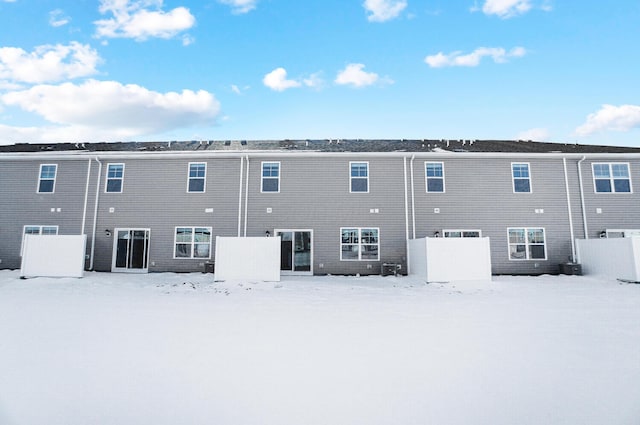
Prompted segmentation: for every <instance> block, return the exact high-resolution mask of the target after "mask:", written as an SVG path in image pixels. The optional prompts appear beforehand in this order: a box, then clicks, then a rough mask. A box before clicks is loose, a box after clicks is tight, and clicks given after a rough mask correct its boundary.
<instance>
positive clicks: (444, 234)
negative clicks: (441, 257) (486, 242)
mask: <svg viewBox="0 0 640 425" xmlns="http://www.w3.org/2000/svg"><path fill="white" fill-rule="evenodd" d="M472 232H474V233H477V234H478V236H477V237H478V238H481V237H482V230H479V229H443V230H442V237H445V238H475V237H476V236H468V235H467V236H465V233H472ZM452 233H459V234H460V236H452V235H451V234H452Z"/></svg>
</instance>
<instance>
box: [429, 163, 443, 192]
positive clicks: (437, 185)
mask: <svg viewBox="0 0 640 425" xmlns="http://www.w3.org/2000/svg"><path fill="white" fill-rule="evenodd" d="M425 175H426V176H427V192H444V164H443V163H442V162H425Z"/></svg>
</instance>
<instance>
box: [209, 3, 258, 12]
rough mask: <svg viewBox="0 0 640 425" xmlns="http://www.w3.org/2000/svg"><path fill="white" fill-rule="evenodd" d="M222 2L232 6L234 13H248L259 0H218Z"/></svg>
mask: <svg viewBox="0 0 640 425" xmlns="http://www.w3.org/2000/svg"><path fill="white" fill-rule="evenodd" d="M218 1H219V2H220V3H222V4H226V5H228V6H231V7H232V11H233V13H238V14H241V13H247V12H250V11H252V10H253V9H255V8H256V5H257V4H258V0H218Z"/></svg>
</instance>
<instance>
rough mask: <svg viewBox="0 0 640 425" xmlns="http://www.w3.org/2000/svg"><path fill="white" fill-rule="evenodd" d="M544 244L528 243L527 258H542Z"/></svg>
mask: <svg viewBox="0 0 640 425" xmlns="http://www.w3.org/2000/svg"><path fill="white" fill-rule="evenodd" d="M544 258H545V256H544V245H530V246H529V259H530V260H544Z"/></svg>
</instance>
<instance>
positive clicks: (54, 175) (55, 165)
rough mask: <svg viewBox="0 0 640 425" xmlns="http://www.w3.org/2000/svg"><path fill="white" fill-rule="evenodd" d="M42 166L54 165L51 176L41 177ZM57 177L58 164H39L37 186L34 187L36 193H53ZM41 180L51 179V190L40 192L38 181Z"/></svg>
mask: <svg viewBox="0 0 640 425" xmlns="http://www.w3.org/2000/svg"><path fill="white" fill-rule="evenodd" d="M43 167H55V172H54V173H53V178H50V177H47V178H42V168H43ZM57 178H58V164H40V169H39V170H38V187H37V188H36V191H37V193H55V191H56V179H57ZM43 181H53V186H52V187H51V192H41V191H40V183H41V182H43Z"/></svg>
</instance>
